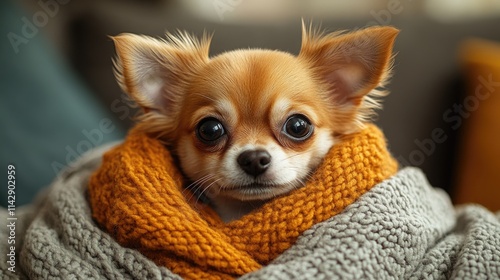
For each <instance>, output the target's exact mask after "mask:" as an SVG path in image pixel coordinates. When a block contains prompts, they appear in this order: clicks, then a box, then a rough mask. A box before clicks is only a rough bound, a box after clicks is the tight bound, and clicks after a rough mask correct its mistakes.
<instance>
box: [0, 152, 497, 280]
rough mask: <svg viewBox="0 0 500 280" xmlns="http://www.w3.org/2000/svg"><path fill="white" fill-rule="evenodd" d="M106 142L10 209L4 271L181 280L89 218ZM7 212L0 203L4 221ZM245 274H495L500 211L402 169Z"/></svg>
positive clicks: (4, 275)
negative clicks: (91, 189)
mask: <svg viewBox="0 0 500 280" xmlns="http://www.w3.org/2000/svg"><path fill="white" fill-rule="evenodd" d="M103 150H104V149H101V150H99V151H94V152H93V153H91V154H88V155H87V156H85V157H84V158H82V159H81V160H80V161H79V162H78V163H77V164H75V165H74V166H73V167H72V168H69V169H67V170H66V171H65V172H63V173H62V174H61V175H60V176H59V177H58V178H57V179H56V180H55V181H54V182H53V184H52V185H51V186H50V187H49V188H48V189H47V190H46V191H45V192H44V193H43V194H41V195H40V197H39V198H38V200H37V202H35V203H33V204H32V205H30V206H27V207H21V208H19V209H17V210H16V213H15V215H16V216H15V217H16V218H17V220H16V221H15V236H14V239H15V244H13V245H11V244H8V243H7V240H8V238H9V236H10V235H12V232H11V230H10V228H9V227H6V226H2V227H0V228H1V230H0V240H1V242H2V247H1V248H3V249H2V254H1V256H0V279H26V278H28V279H179V278H180V277H178V276H176V275H174V274H173V273H171V272H170V271H169V270H168V269H167V268H165V267H158V266H156V265H155V264H154V263H153V262H152V261H150V260H148V259H147V258H145V257H144V256H142V255H141V254H140V253H138V252H137V251H135V250H133V249H127V248H123V247H121V246H120V245H119V244H118V243H116V242H115V241H114V240H113V239H112V238H110V236H109V235H108V234H106V233H104V232H103V231H101V230H100V229H99V228H98V227H97V226H96V224H95V223H94V222H93V220H92V218H91V211H90V208H89V205H88V203H87V200H86V187H87V183H88V178H89V176H90V174H91V173H92V172H93V171H94V170H95V169H96V168H97V166H98V165H99V163H100V157H101V154H102V152H103ZM7 214H8V213H7V211H6V210H5V209H2V210H1V211H0V220H2V221H4V223H7V224H8V220H7V218H8V216H7ZM11 246H13V248H11ZM11 249H14V250H13V251H12V252H11V251H10V250H11ZM12 260H13V261H12ZM13 270H14V271H15V272H12V271H13ZM242 278H244V279H292V278H298V279H332V278H334V279H336V278H344V279H365V278H367V279H443V278H452V279H500V213H498V214H496V215H495V214H493V213H491V212H489V211H487V210H486V209H484V208H482V207H480V206H475V205H467V206H461V207H457V208H454V207H453V206H452V205H451V203H450V200H449V198H448V197H447V195H446V194H445V193H443V192H442V191H441V190H439V189H434V188H432V187H431V186H430V185H429V183H428V182H427V181H426V179H425V176H424V175H423V174H422V172H421V171H420V170H418V169H415V168H406V169H403V170H401V171H399V172H398V174H397V175H396V176H394V177H393V178H391V179H389V180H386V181H384V182H382V183H380V184H379V185H377V186H375V187H374V188H372V189H371V190H370V191H369V192H368V193H366V194H365V195H363V196H362V197H361V198H360V199H358V200H357V201H356V202H355V203H353V204H351V205H350V206H348V207H347V208H346V209H345V210H344V211H343V212H342V213H340V214H338V215H336V216H334V217H333V218H331V219H330V220H327V221H325V222H323V223H320V224H317V225H315V226H314V227H312V228H311V229H310V230H308V231H306V232H305V233H304V234H303V235H302V236H301V237H300V238H299V239H298V241H297V243H296V244H295V245H293V246H292V247H291V248H290V249H289V250H287V251H285V252H284V253H283V254H282V255H281V256H279V257H278V258H277V259H275V260H274V261H273V262H272V263H271V264H269V265H267V266H265V267H264V268H262V269H261V270H259V271H255V272H253V273H251V274H248V275H244V276H243V277H242Z"/></svg>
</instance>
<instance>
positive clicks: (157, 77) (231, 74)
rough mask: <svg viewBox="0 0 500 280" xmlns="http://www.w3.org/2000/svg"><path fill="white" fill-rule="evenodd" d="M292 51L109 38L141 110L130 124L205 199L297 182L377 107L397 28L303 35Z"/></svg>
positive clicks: (268, 194)
mask: <svg viewBox="0 0 500 280" xmlns="http://www.w3.org/2000/svg"><path fill="white" fill-rule="evenodd" d="M303 32H304V34H303V42H302V49H301V52H300V54H299V55H298V56H293V55H291V54H288V53H284V52H278V51H269V50H237V51H232V52H227V53H223V54H221V55H219V56H216V57H214V58H209V57H208V46H209V40H208V39H207V38H204V39H203V40H201V41H197V40H196V39H193V38H192V37H190V36H187V35H185V34H181V35H179V36H178V37H173V36H170V40H169V41H158V40H155V39H152V38H148V37H142V36H136V35H121V36H118V37H115V38H114V40H115V43H116V46H117V52H118V59H117V61H116V62H117V63H116V66H117V77H118V80H119V82H120V83H121V85H122V87H123V88H124V90H125V91H126V92H128V93H129V94H130V95H131V96H132V97H133V98H134V99H135V100H136V101H137V102H138V104H139V105H141V106H142V107H143V109H144V111H145V114H144V115H142V117H141V119H140V121H139V123H138V126H139V128H141V129H143V130H144V131H145V132H147V133H150V134H152V135H154V136H156V137H159V138H161V139H163V140H164V141H166V142H168V144H169V146H170V147H172V151H173V153H175V154H176V155H177V157H178V158H179V160H180V164H181V167H182V170H183V171H184V173H185V174H186V175H187V176H188V177H189V178H190V179H191V180H192V181H193V182H194V184H193V185H194V186H196V187H197V188H199V189H200V190H201V192H204V193H206V194H207V195H208V196H209V197H228V198H231V199H237V200H266V199H269V198H272V197H275V196H278V195H281V194H284V193H287V192H289V191H291V190H292V189H294V188H298V187H300V186H302V185H303V184H304V183H305V181H306V180H307V179H308V176H309V175H310V174H311V173H312V172H313V171H314V169H315V168H316V167H317V166H318V164H319V163H320V162H321V160H322V158H323V157H324V156H325V154H326V153H327V152H328V151H329V149H330V148H331V147H332V145H334V144H335V142H336V141H338V136H339V135H344V134H348V133H352V132H355V131H357V130H359V129H360V128H361V127H362V124H363V121H364V120H365V119H366V118H367V117H368V116H369V115H370V114H371V113H372V110H373V109H374V108H376V107H377V106H378V104H377V103H376V101H375V100H374V99H373V98H374V97H377V95H381V92H379V91H376V90H374V89H375V88H376V87H378V86H381V85H383V83H384V82H385V80H386V78H387V75H388V69H389V64H390V57H391V50H392V44H393V41H394V38H395V36H396V34H397V30H395V29H393V28H390V27H375V28H370V29H366V30H362V31H358V32H355V33H348V34H329V35H326V36H319V35H314V34H313V35H311V34H308V32H307V31H306V30H305V28H303Z"/></svg>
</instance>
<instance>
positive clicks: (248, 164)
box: [237, 150, 271, 176]
mask: <svg viewBox="0 0 500 280" xmlns="http://www.w3.org/2000/svg"><path fill="white" fill-rule="evenodd" d="M237 161H238V164H239V165H240V167H241V169H243V171H245V173H247V174H248V175H252V176H258V175H260V174H262V173H264V172H265V171H266V170H267V168H268V167H269V166H270V165H271V155H270V154H269V153H268V152H267V151H266V150H248V151H244V152H243V153H241V154H240V155H239V156H238V159H237Z"/></svg>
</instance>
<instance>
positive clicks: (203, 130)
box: [196, 118, 226, 145]
mask: <svg viewBox="0 0 500 280" xmlns="http://www.w3.org/2000/svg"><path fill="white" fill-rule="evenodd" d="M224 134H226V132H225V130H224V126H222V123H221V122H220V121H218V120H217V119H215V118H206V119H203V120H201V122H200V123H199V124H198V127H197V129H196V136H197V137H198V139H200V140H201V141H202V142H204V143H205V144H209V145H210V144H214V142H215V141H217V140H219V138H221V137H222V136H223V135H224Z"/></svg>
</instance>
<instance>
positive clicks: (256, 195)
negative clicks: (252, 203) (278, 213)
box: [222, 183, 294, 200]
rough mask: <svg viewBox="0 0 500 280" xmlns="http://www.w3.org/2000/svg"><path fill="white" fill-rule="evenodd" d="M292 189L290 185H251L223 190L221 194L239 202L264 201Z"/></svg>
mask: <svg viewBox="0 0 500 280" xmlns="http://www.w3.org/2000/svg"><path fill="white" fill-rule="evenodd" d="M292 189H294V186H293V185H291V184H285V185H282V184H263V183H251V184H246V185H241V186H235V187H232V188H230V189H225V190H223V191H222V192H223V193H224V194H225V195H227V196H229V197H232V198H235V199H239V200H266V199H271V198H274V197H277V196H280V195H282V194H284V193H287V192H289V191H291V190H292Z"/></svg>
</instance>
